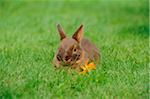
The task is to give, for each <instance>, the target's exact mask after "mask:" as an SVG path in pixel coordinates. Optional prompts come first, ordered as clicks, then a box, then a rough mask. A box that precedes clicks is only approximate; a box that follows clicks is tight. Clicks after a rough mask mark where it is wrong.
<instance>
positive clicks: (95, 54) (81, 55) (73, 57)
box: [53, 25, 100, 69]
mask: <svg viewBox="0 0 150 99" xmlns="http://www.w3.org/2000/svg"><path fill="white" fill-rule="evenodd" d="M58 31H59V34H60V37H61V43H60V46H59V48H58V51H57V53H56V54H55V56H54V60H53V63H54V65H55V67H56V68H59V67H61V66H70V67H72V68H75V69H78V67H79V66H80V65H81V64H83V63H85V61H87V60H88V61H89V60H90V61H97V62H98V61H99V58H100V54H99V51H98V49H97V48H96V46H95V45H94V44H92V43H91V42H90V41H89V40H88V39H85V38H82V25H81V26H80V28H79V29H78V30H77V31H76V32H75V33H74V35H73V36H72V38H67V37H66V35H65V33H64V32H63V30H62V28H61V27H60V25H58Z"/></svg>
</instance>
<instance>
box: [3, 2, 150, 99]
mask: <svg viewBox="0 0 150 99" xmlns="http://www.w3.org/2000/svg"><path fill="white" fill-rule="evenodd" d="M148 4H149V2H148V0H86V1H85V0H83V1H82V0H58V1H57V0H56V1H52V0H50V1H47V0H45V1H40V0H38V1H36V0H32V1H21V0H14V1H8V0H1V1H0V99H15V98H17V99H18V98H19V99H20V98H23V99H42V98H43V99H113V98H114V99H122V98H123V99H148V98H149V70H148V69H149V68H148V65H149V5H148ZM58 23H59V24H61V25H62V27H63V29H64V30H65V32H66V33H67V35H68V36H71V35H72V33H74V31H75V29H76V28H77V27H79V26H80V24H83V25H84V37H86V38H88V39H90V40H91V41H92V42H93V43H95V45H96V46H97V47H98V48H99V49H100V53H101V60H100V61H101V63H100V64H97V68H96V70H93V71H91V72H89V73H88V74H86V75H79V74H78V73H77V72H75V71H74V70H72V73H71V74H68V73H67V72H66V71H65V70H64V69H60V70H55V69H54V67H53V65H52V64H51V62H52V59H53V57H54V54H55V52H56V50H57V48H58V46H59V42H60V40H59V35H58V32H57V29H56V25H57V24H58Z"/></svg>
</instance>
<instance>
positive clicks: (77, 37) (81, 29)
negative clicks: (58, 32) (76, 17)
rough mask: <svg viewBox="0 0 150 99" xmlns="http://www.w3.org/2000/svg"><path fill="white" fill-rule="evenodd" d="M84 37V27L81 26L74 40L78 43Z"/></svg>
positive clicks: (74, 35)
mask: <svg viewBox="0 0 150 99" xmlns="http://www.w3.org/2000/svg"><path fill="white" fill-rule="evenodd" d="M82 36H83V25H81V26H80V27H79V28H78V29H77V30H76V32H75V33H74V34H73V36H72V38H73V39H75V40H76V41H77V42H78V43H79V42H80V41H81V39H82Z"/></svg>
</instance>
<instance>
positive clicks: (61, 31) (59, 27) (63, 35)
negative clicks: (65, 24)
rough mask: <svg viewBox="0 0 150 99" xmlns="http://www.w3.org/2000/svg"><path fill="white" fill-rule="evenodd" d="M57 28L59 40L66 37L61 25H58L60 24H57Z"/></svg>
mask: <svg viewBox="0 0 150 99" xmlns="http://www.w3.org/2000/svg"><path fill="white" fill-rule="evenodd" d="M57 29H58V32H59V35H60V40H63V39H64V38H66V35H65V33H64V31H63V29H62V27H61V26H60V24H58V25H57Z"/></svg>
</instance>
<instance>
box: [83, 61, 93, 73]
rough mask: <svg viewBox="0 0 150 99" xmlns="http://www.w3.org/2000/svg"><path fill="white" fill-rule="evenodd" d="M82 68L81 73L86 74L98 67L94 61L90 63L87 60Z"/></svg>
mask: <svg viewBox="0 0 150 99" xmlns="http://www.w3.org/2000/svg"><path fill="white" fill-rule="evenodd" d="M80 68H81V69H82V71H81V72H80V74H86V73H88V72H89V71H90V70H93V69H96V66H95V64H94V62H91V63H88V61H86V62H85V65H83V66H80Z"/></svg>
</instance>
